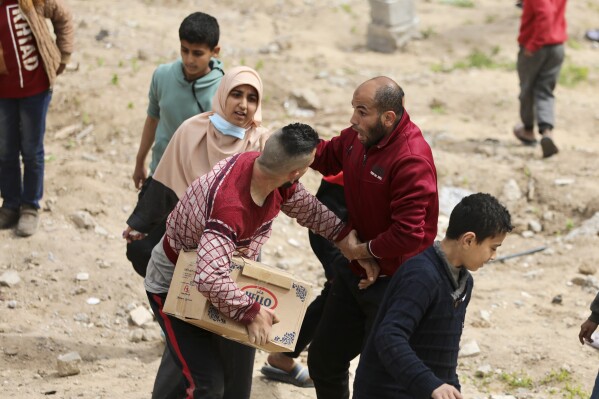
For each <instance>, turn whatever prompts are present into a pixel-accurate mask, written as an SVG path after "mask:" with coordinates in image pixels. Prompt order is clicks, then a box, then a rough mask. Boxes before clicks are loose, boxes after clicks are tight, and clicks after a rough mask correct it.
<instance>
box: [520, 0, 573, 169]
mask: <svg viewBox="0 0 599 399" xmlns="http://www.w3.org/2000/svg"><path fill="white" fill-rule="evenodd" d="M565 13H566V0H524V2H523V3H522V18H521V21H520V34H519V35H518V43H519V44H520V51H519V52H518V65H517V66H518V77H519V78H520V97H519V98H520V119H521V120H522V123H521V124H520V125H517V126H516V127H515V128H514V135H515V136H516V138H518V140H520V141H521V142H522V144H525V145H530V144H535V143H536V141H537V140H536V137H535V135H534V131H533V129H534V124H535V116H536V122H537V125H538V127H539V133H540V134H541V149H542V150H543V158H547V157H550V156H552V155H555V154H557V152H558V149H557V146H556V145H555V143H554V142H553V137H552V134H551V131H552V130H553V126H554V120H555V117H554V113H553V105H554V96H553V89H555V85H556V83H557V79H558V77H559V72H560V69H561V67H562V63H563V62H564V42H565V41H566V40H567V39H568V36H567V33H566V17H565Z"/></svg>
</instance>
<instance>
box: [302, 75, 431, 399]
mask: <svg viewBox="0 0 599 399" xmlns="http://www.w3.org/2000/svg"><path fill="white" fill-rule="evenodd" d="M403 100H404V92H403V90H402V89H401V87H399V85H398V84H397V83H396V82H394V81H393V80H392V79H390V78H388V77H384V76H379V77H376V78H374V79H370V80H368V81H366V82H364V83H363V84H361V85H360V86H359V87H358V88H357V89H356V91H355V92H354V95H353V99H352V106H353V108H354V112H353V115H352V118H351V119H350V123H351V125H352V126H351V127H350V128H347V129H345V130H343V131H342V132H341V134H340V135H339V136H337V137H334V138H333V139H331V140H330V141H321V142H320V144H319V145H318V147H317V151H316V158H315V161H314V163H313V164H312V165H311V166H312V168H314V169H316V170H318V171H319V172H321V173H322V174H324V175H334V174H336V173H339V172H340V171H343V176H344V185H345V200H346V203H347V210H348V215H349V220H348V222H349V223H350V224H351V226H352V227H353V228H354V229H355V230H356V231H357V237H354V238H355V239H356V240H358V241H359V242H362V244H360V245H359V246H357V249H355V250H352V251H349V250H348V249H345V248H341V249H342V251H343V253H344V255H345V256H346V257H347V258H348V259H350V260H351V261H352V262H351V265H350V267H349V268H347V267H342V268H339V270H335V273H336V274H335V276H336V277H335V280H334V281H333V285H332V287H331V293H330V295H329V297H328V299H327V303H326V305H325V309H324V313H323V315H322V318H321V321H320V324H319V326H318V329H317V331H316V333H315V336H314V339H313V341H312V344H311V345H310V350H309V355H308V366H309V369H310V376H311V377H312V379H313V380H314V385H315V387H316V392H317V395H318V397H319V398H348V397H349V385H348V383H349V373H348V369H349V362H350V361H351V360H352V359H353V358H355V357H356V356H357V355H358V354H359V353H360V351H361V349H362V345H363V342H364V339H365V338H366V337H367V336H368V332H369V330H370V327H371V325H372V322H373V320H374V317H375V316H376V313H377V310H378V306H379V303H380V301H381V300H382V297H383V294H384V291H385V288H386V287H387V284H388V281H389V277H390V276H391V275H393V273H395V272H396V271H397V269H398V268H399V267H400V266H401V264H402V263H403V262H405V261H406V260H407V259H408V258H410V257H412V256H414V255H416V254H418V253H419V252H421V251H422V250H424V249H425V248H426V247H427V246H429V245H431V244H432V243H433V240H434V239H435V236H436V234H437V219H438V215H439V200H438V194H437V172H436V169H435V164H434V162H433V155H432V152H431V149H430V147H429V145H428V144H427V143H426V141H425V140H424V137H423V136H422V133H421V131H420V129H419V128H418V127H417V126H416V125H415V124H414V123H412V122H411V121H410V117H409V115H408V113H407V112H406V111H405V109H404V107H403ZM357 260H371V261H372V260H374V261H376V262H377V263H378V265H379V266H380V275H379V277H378V279H377V280H376V282H374V284H372V285H370V286H369V287H367V288H363V287H364V285H363V284H360V281H361V280H363V279H364V277H365V276H364V269H363V268H361V267H360V266H359V265H358V263H357ZM360 288H363V289H360Z"/></svg>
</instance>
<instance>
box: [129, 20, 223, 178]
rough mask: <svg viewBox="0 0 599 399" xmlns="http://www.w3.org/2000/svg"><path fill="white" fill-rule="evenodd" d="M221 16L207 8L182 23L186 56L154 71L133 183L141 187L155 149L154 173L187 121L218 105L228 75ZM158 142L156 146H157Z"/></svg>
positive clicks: (152, 162)
mask: <svg viewBox="0 0 599 399" xmlns="http://www.w3.org/2000/svg"><path fill="white" fill-rule="evenodd" d="M219 36H220V32H219V26H218V22H217V21H216V19H215V18H214V17H212V16H210V15H207V14H204V13H202V12H195V13H193V14H191V15H189V16H187V17H186V18H185V19H184V20H183V22H182V23H181V26H180V27H179V40H180V41H181V59H179V60H176V61H174V62H172V63H170V64H163V65H160V66H159V67H158V68H156V70H155V71H154V75H153V76H152V83H151V84H150V92H149V94H148V97H149V100H150V103H149V105H148V115H147V117H146V121H145V124H144V128H143V132H142V136H141V142H140V144H139V150H138V152H137V157H136V160H135V170H134V172H133V182H134V183H135V187H136V188H138V189H140V188H141V186H142V185H143V183H144V182H145V181H146V178H147V171H146V167H145V163H146V157H147V155H148V152H149V151H150V148H152V161H151V163H150V175H152V173H154V169H156V166H157V165H158V162H160V158H161V157H162V154H163V153H164V150H165V148H166V146H167V145H168V143H169V141H170V139H171V137H172V136H173V134H174V133H175V131H176V130H177V128H178V127H179V125H180V124H181V123H183V122H184V121H185V120H187V119H189V118H191V117H192V116H194V115H197V114H199V113H202V112H206V111H210V110H211V109H212V97H213V95H214V93H215V92H216V89H217V87H218V85H219V84H220V80H221V78H222V76H223V75H224V72H223V69H222V63H221V62H220V61H219V60H218V59H216V58H215V57H217V56H218V53H219V52H220V47H219V45H218V41H219ZM152 145H153V147H152Z"/></svg>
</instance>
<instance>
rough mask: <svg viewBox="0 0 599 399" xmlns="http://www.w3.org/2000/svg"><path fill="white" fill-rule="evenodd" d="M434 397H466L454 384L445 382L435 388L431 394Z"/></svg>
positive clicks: (452, 398)
mask: <svg viewBox="0 0 599 399" xmlns="http://www.w3.org/2000/svg"><path fill="white" fill-rule="evenodd" d="M431 398H433V399H464V397H463V396H462V394H461V393H460V391H458V390H457V389H456V387H454V386H453V385H449V384H443V385H441V386H440V387H439V388H437V389H435V390H434V391H433V393H432V395H431Z"/></svg>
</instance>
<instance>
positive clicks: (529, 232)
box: [520, 230, 535, 238]
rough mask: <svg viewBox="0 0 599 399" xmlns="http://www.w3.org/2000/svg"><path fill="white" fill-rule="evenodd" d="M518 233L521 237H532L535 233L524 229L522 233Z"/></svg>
mask: <svg viewBox="0 0 599 399" xmlns="http://www.w3.org/2000/svg"><path fill="white" fill-rule="evenodd" d="M520 235H521V236H522V237H523V238H532V237H534V236H535V233H534V232H533V231H530V230H524V231H523V232H522V233H520Z"/></svg>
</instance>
